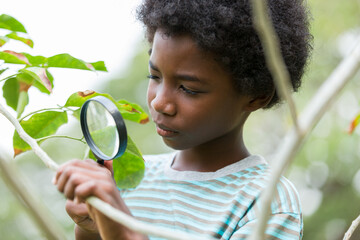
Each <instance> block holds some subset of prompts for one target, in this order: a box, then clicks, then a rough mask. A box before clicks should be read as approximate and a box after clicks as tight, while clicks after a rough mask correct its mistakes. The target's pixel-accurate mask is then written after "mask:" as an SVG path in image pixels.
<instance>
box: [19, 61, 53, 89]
mask: <svg viewBox="0 0 360 240" xmlns="http://www.w3.org/2000/svg"><path fill="white" fill-rule="evenodd" d="M19 72H21V73H24V74H27V75H29V76H30V77H32V78H33V79H34V80H35V81H34V82H33V85H34V86H35V87H37V88H39V90H40V91H42V92H46V93H48V94H50V93H51V91H52V83H51V82H50V80H49V78H48V76H47V73H46V69H45V68H40V67H28V68H23V69H20V70H19ZM39 84H40V86H39ZM43 87H45V89H44V88H43Z"/></svg>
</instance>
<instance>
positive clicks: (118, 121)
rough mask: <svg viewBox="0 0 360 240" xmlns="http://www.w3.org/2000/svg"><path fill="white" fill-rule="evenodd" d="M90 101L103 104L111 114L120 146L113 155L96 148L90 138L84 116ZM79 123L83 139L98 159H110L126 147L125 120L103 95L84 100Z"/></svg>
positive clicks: (118, 155) (121, 153)
mask: <svg viewBox="0 0 360 240" xmlns="http://www.w3.org/2000/svg"><path fill="white" fill-rule="evenodd" d="M91 101H95V102H98V103H100V104H101V105H103V106H104V108H105V110H107V111H108V112H109V113H110V114H111V116H112V117H113V119H114V121H115V125H116V129H117V131H118V134H119V140H120V146H119V147H118V152H117V153H116V154H115V155H113V156H107V155H105V154H103V152H102V151H101V150H100V149H99V148H98V146H96V144H95V143H94V140H93V139H92V138H91V135H90V132H89V128H88V125H87V116H86V115H87V114H86V113H87V109H88V106H89V103H90V102H91ZM80 123H81V130H82V132H83V135H84V137H85V140H86V142H87V144H88V145H89V147H90V149H91V151H92V153H93V154H94V155H95V157H96V158H97V159H98V160H112V159H115V158H117V157H120V156H121V155H123V154H124V152H125V150H126V147H127V131H126V126H125V122H124V119H123V117H122V116H121V113H120V111H119V110H118V108H117V107H116V105H115V104H114V103H113V102H112V101H111V100H110V99H108V98H106V97H104V96H96V97H93V98H90V99H88V100H86V102H85V103H84V104H83V105H82V107H81V110H80Z"/></svg>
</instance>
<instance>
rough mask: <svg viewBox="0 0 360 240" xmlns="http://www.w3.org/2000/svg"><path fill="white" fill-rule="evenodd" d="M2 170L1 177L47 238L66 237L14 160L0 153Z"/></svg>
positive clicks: (0, 168) (0, 167)
mask: <svg viewBox="0 0 360 240" xmlns="http://www.w3.org/2000/svg"><path fill="white" fill-rule="evenodd" d="M0 172H1V177H2V178H3V179H4V181H5V182H6V183H7V184H6V186H7V187H9V188H10V189H11V190H12V192H13V193H14V195H15V196H16V197H17V198H18V200H19V202H20V203H22V204H23V205H24V206H25V207H26V209H27V210H28V211H29V213H30V215H31V216H32V217H33V219H34V221H35V222H36V223H37V225H38V226H39V228H40V229H41V230H42V232H43V233H44V234H45V236H46V238H47V239H66V236H65V233H64V232H63V230H62V228H61V227H60V226H59V225H58V223H57V222H56V221H54V219H53V218H52V217H51V213H49V211H47V209H46V208H44V207H42V206H43V205H44V204H43V203H42V202H41V201H40V199H39V198H35V197H34V194H33V192H34V190H33V188H32V187H31V186H30V185H29V181H27V180H25V178H24V176H22V175H21V173H20V172H19V170H18V169H17V168H16V166H15V165H14V163H13V162H11V161H7V160H5V158H3V156H1V153H0Z"/></svg>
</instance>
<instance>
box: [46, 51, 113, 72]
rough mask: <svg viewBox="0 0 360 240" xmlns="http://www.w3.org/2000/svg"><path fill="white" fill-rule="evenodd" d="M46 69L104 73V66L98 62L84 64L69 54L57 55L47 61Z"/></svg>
mask: <svg viewBox="0 0 360 240" xmlns="http://www.w3.org/2000/svg"><path fill="white" fill-rule="evenodd" d="M47 66H48V67H58V68H75V69H82V70H92V71H93V70H98V71H106V68H105V64H104V65H103V66H101V64H99V62H96V63H94V65H92V64H91V63H87V62H84V61H83V60H80V59H78V58H74V57H73V56H71V55H70V54H67V53H63V54H58V55H55V56H52V57H49V58H48V59H47Z"/></svg>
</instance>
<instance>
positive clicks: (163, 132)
mask: <svg viewBox="0 0 360 240" xmlns="http://www.w3.org/2000/svg"><path fill="white" fill-rule="evenodd" d="M156 131H157V133H158V134H159V135H160V136H162V137H174V136H176V135H177V134H179V132H178V131H176V130H174V129H171V128H168V127H166V126H164V125H162V124H156Z"/></svg>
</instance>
